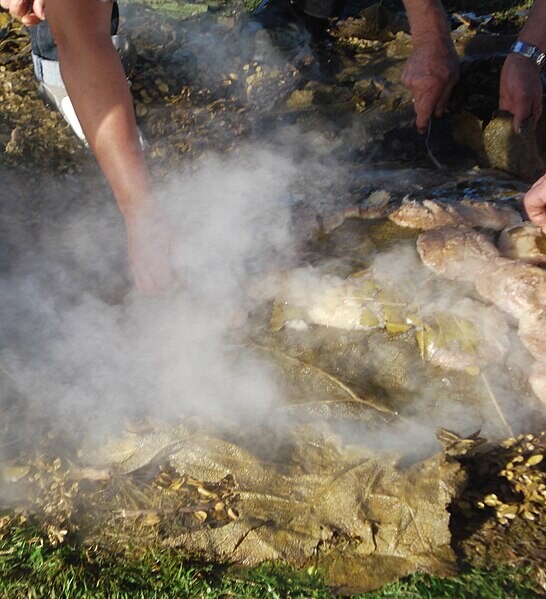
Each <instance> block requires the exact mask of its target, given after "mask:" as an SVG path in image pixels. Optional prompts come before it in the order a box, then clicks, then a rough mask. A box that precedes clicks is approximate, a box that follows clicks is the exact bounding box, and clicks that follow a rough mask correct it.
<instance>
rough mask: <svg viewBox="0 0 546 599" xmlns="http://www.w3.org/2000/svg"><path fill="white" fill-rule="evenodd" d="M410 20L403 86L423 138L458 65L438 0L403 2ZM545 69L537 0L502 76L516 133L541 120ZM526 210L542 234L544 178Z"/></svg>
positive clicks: (545, 7)
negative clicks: (409, 51) (409, 49)
mask: <svg viewBox="0 0 546 599" xmlns="http://www.w3.org/2000/svg"><path fill="white" fill-rule="evenodd" d="M403 1H404V6H405V8H406V11H407V14H408V20H409V23H410V28H411V35H412V41H413V52H412V54H411V56H410V57H409V58H408V61H407V63H406V66H405V69H404V73H403V75H402V83H403V84H404V85H405V86H406V87H407V88H409V89H410V91H411V93H412V95H413V102H414V107H415V115H416V119H415V124H416V126H417V129H418V130H419V131H420V132H421V133H422V132H424V131H425V130H426V128H427V126H428V124H429V122H430V119H431V118H432V116H433V115H435V116H440V115H441V114H442V113H443V111H444V110H445V107H446V105H447V101H448V99H449V94H450V92H451V89H452V88H453V86H454V85H455V83H456V82H457V79H458V76H459V61H458V58H457V54H456V52H455V47H454V45H453V41H452V39H451V33H450V27H449V24H448V22H447V18H446V16H445V12H444V9H443V7H442V4H441V2H440V0H403ZM545 68H546V0H535V3H534V5H533V8H532V10H531V12H530V14H529V17H528V19H527V21H526V23H525V25H524V26H523V27H522V29H521V31H520V33H519V36H518V40H517V42H516V43H515V44H514V45H513V46H512V48H511V50H510V54H509V55H508V56H507V58H506V60H505V62H504V65H503V67H502V71H501V78H500V94H499V108H500V109H501V110H506V111H508V112H510V113H511V114H512V115H513V116H514V130H515V132H516V133H519V132H520V130H521V124H522V123H523V122H524V121H525V120H527V119H530V120H531V122H532V123H533V125H534V126H536V124H537V122H538V120H539V118H540V116H541V114H542V93H543V90H542V78H541V72H542V71H543V70H544V69H545ZM523 201H524V206H525V209H526V211H527V214H528V216H529V218H530V219H531V221H533V222H534V223H535V224H536V225H538V226H541V227H542V228H543V230H544V231H545V232H546V174H545V175H544V176H543V177H542V178H540V179H539V180H538V181H537V182H536V183H535V184H534V185H533V187H532V188H531V189H530V190H529V191H528V192H527V194H526V195H525V198H524V200H523Z"/></svg>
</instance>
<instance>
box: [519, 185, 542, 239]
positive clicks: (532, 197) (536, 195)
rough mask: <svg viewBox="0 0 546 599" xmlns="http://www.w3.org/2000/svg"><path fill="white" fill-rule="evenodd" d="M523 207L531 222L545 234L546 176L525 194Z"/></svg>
mask: <svg viewBox="0 0 546 599" xmlns="http://www.w3.org/2000/svg"><path fill="white" fill-rule="evenodd" d="M523 205H524V206H525V210H526V212H527V216H529V218H530V219H531V221H532V222H533V223H535V225H537V226H538V227H542V230H543V231H544V232H545V233H546V175H544V176H543V177H541V178H540V179H539V180H538V181H537V182H536V183H535V184H534V185H533V187H531V189H530V190H529V191H528V192H527V193H526V194H525V197H524V198H523Z"/></svg>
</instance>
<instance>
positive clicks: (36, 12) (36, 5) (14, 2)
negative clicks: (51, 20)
mask: <svg viewBox="0 0 546 599" xmlns="http://www.w3.org/2000/svg"><path fill="white" fill-rule="evenodd" d="M0 6H1V7H2V8H5V9H6V10H7V11H8V12H9V13H10V15H11V16H12V17H15V18H16V19H21V21H22V22H23V25H26V26H27V27H32V25H37V24H38V23H39V22H40V21H43V20H44V19H45V0H0Z"/></svg>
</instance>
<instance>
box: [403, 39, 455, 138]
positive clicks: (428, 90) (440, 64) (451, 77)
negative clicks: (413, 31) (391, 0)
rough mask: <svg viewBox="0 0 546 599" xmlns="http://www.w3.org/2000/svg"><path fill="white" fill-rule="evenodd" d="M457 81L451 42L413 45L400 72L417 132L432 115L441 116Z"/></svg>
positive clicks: (424, 128)
mask: <svg viewBox="0 0 546 599" xmlns="http://www.w3.org/2000/svg"><path fill="white" fill-rule="evenodd" d="M458 79H459V58H458V57H457V53H456V52H455V48H454V47H453V43H452V42H451V39H445V40H443V39H438V40H434V41H432V42H431V43H426V44H419V45H414V48H413V52H412V54H411V56H410V57H409V58H408V60H407V62H406V66H405V67H404V72H403V73H402V83H403V84H404V85H405V86H406V87H407V88H408V89H409V90H410V91H411V93H412V95H413V102H414V108H415V114H416V117H417V118H416V120H415V125H416V127H417V130H418V131H419V132H420V133H424V131H425V130H426V128H427V126H428V123H429V121H430V119H431V118H432V115H433V114H434V115H435V116H437V117H439V116H442V114H443V113H444V111H445V109H446V106H447V103H448V100H449V95H450V94H451V90H452V89H453V86H454V85H455V83H457V81H458Z"/></svg>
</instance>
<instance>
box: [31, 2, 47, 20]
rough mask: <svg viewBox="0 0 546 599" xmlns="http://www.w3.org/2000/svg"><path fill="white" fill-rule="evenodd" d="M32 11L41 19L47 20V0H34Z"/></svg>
mask: <svg viewBox="0 0 546 599" xmlns="http://www.w3.org/2000/svg"><path fill="white" fill-rule="evenodd" d="M32 12H33V13H34V14H35V15H36V16H37V17H38V19H40V20H41V21H44V20H45V18H46V17H45V0H34V3H33V5H32Z"/></svg>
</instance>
